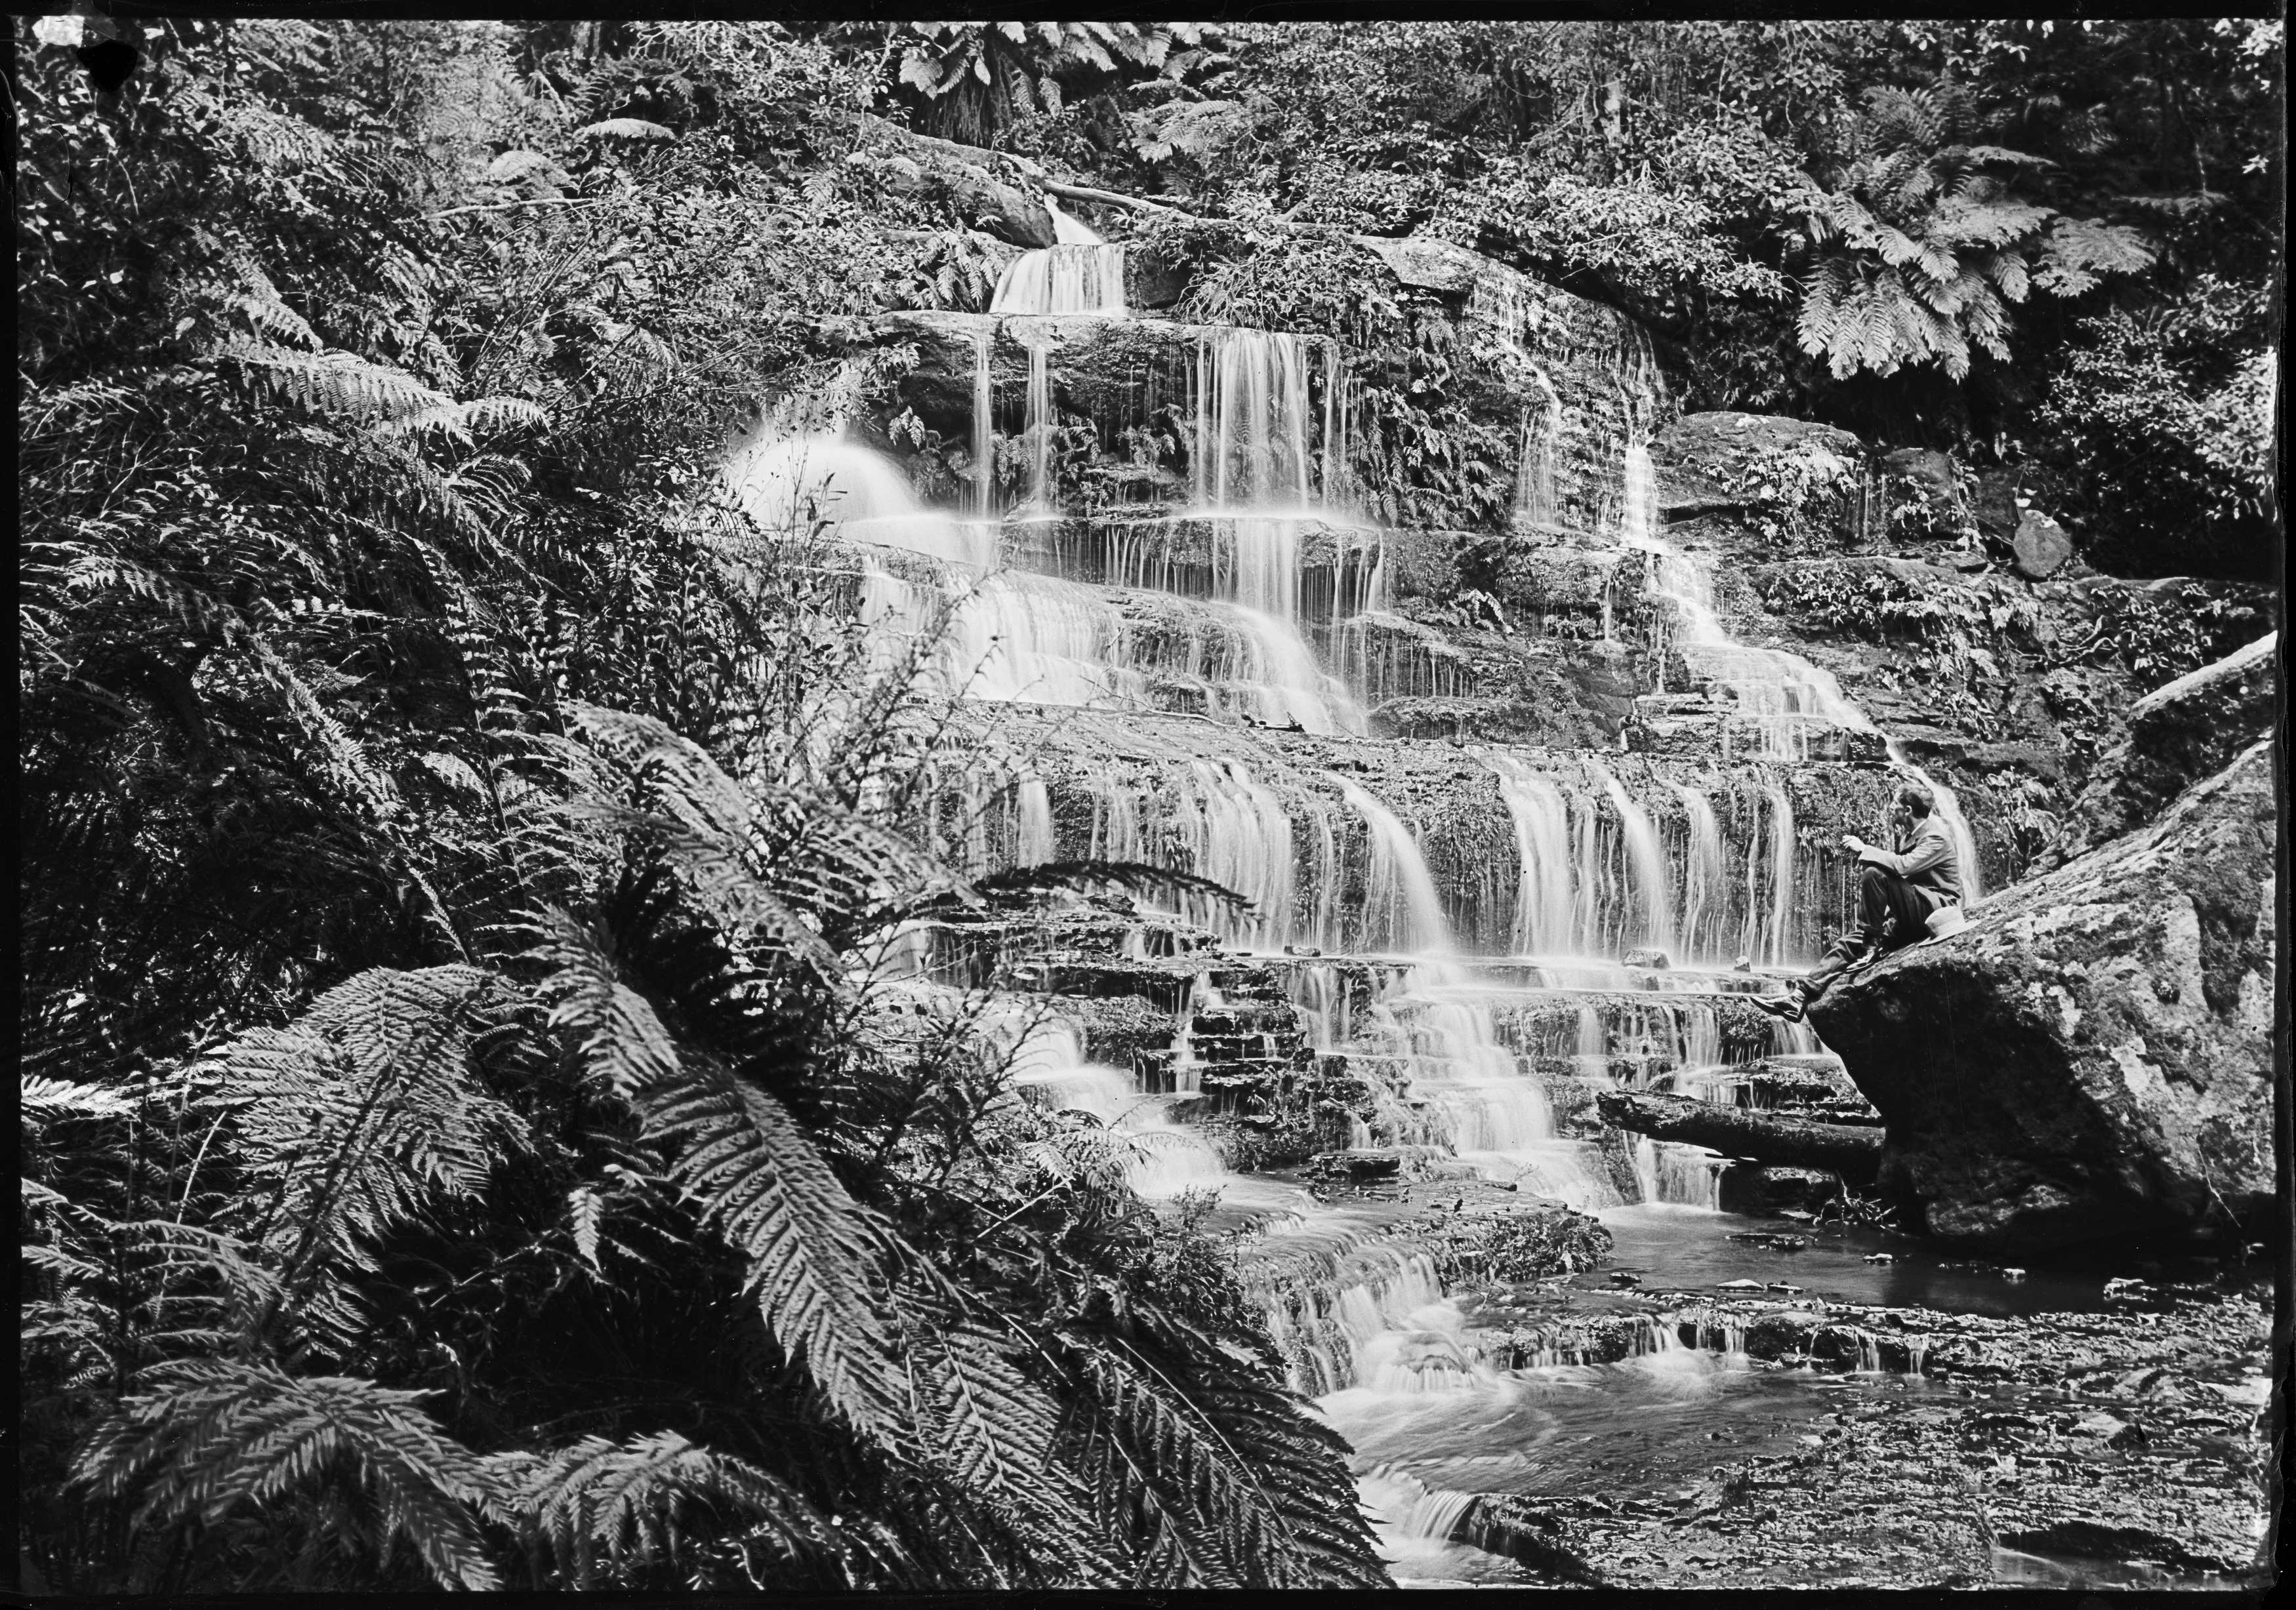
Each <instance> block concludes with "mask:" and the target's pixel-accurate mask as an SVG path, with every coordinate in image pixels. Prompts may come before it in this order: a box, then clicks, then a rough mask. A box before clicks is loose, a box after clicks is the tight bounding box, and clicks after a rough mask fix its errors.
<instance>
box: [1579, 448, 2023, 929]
mask: <svg viewBox="0 0 2296 1610" xmlns="http://www.w3.org/2000/svg"><path fill="white" fill-rule="evenodd" d="M1657 503H1658V495H1657V491H1656V483H1655V479H1654V478H1653V476H1652V470H1651V462H1650V451H1649V449H1648V448H1646V447H1644V446H1640V445H1636V446H1632V447H1629V448H1628V449H1627V462H1626V503H1625V512H1624V514H1623V516H1622V519H1621V522H1620V535H1621V540H1622V542H1623V543H1624V545H1626V546H1628V547H1629V548H1635V549H1639V550H1641V551H1643V552H1646V553H1648V554H1649V555H1650V556H1651V579H1652V584H1653V585H1654V586H1655V588H1656V589H1657V591H1658V592H1659V593H1660V594H1661V595H1662V596H1663V597H1665V598H1666V599H1667V600H1668V601H1669V602H1671V603H1672V604H1673V605H1674V607H1675V609H1676V611H1677V615H1678V617H1679V618H1680V621H1681V629H1680V633H1679V635H1678V636H1677V639H1676V643H1675V646H1676V648H1677V650H1679V651H1680V652H1681V655H1682V658H1683V661H1684V663H1685V665H1686V666H1689V668H1690V673H1691V674H1692V675H1693V677H1695V678H1697V679H1699V680H1701V681H1702V682H1706V683H1707V684H1708V685H1709V686H1710V687H1713V688H1719V689H1722V690H1724V691H1726V693H1727V694H1728V695H1729V697H1730V699H1731V700H1732V702H1733V706H1734V714H1733V719H1735V720H1739V721H1743V722H1747V723H1751V724H1752V726H1753V727H1754V729H1755V731H1756V733H1757V735H1758V738H1759V744H1760V748H1759V753H1761V754H1763V755H1766V756H1771V757H1773V758H1776V759H1781V760H1808V759H1810V758H1811V756H1812V745H1813V744H1814V743H1815V742H1817V741H1819V740H1822V739H1823V737H1824V734H1825V731H1826V730H1827V729H1831V728H1838V729H1841V730H1843V731H1852V732H1866V733H1873V732H1875V731H1877V729H1876V728H1875V727H1874V723H1872V722H1871V721H1869V720H1867V719H1866V713H1865V712H1864V711H1862V710H1860V709H1859V708H1858V707H1857V706H1856V705H1854V704H1852V703H1851V702H1850V701H1849V699H1847V698H1845V697H1843V695H1842V692H1841V683H1840V682H1837V681H1835V680H1834V677H1833V673H1832V672H1830V671H1823V670H1820V669H1819V668H1818V667H1817V666H1813V665H1811V664H1810V663H1809V662H1808V660H1806V659H1804V658H1801V656H1800V655H1798V654H1791V653H1788V652H1786V651H1785V650H1780V649H1756V648H1749V647H1747V646H1746V645H1744V644H1743V643H1741V642H1738V641H1737V640H1736V639H1734V637H1732V636H1731V635H1730V633H1728V632H1727V631H1726V629H1725V628H1724V627H1723V625H1722V622H1721V618H1720V617H1719V616H1718V615H1717V614H1716V613H1715V609H1714V593H1713V587H1712V584H1711V583H1710V581H1709V580H1708V577H1707V575H1706V572H1705V571H1704V570H1703V569H1702V568H1700V567H1699V566H1698V565H1697V564H1695V563H1694V562H1693V560H1691V559H1690V558H1689V556H1688V555H1686V554H1685V553H1683V552H1680V551H1679V550H1678V549H1676V548H1674V547H1673V546H1671V545H1670V544H1669V543H1666V542H1665V541H1663V540H1662V539H1661V538H1660V537H1659V535H1657V529H1656V512H1657ZM1728 730H1729V729H1728V727H1727V726H1726V727H1725V731H1726V732H1727V731H1728ZM1885 748H1886V750H1887V753H1888V755H1889V757H1890V764H1892V765H1894V766H1896V767H1897V768H1898V770H1900V771H1902V772H1906V773H1907V775H1908V776H1911V777H1912V778H1914V779H1915V780H1917V781H1919V782H1920V783H1922V784H1923V786H1924V787H1926V788H1927V789H1929V790H1930V791H1931V794H1933V795H1934V796H1935V797H1936V798H1937V804H1938V814H1939V816H1941V817H1943V818H1944V820H1945V824H1946V830H1947V832H1948V834H1950V835H1951V837H1952V838H1953V843H1954V850H1955V854H1956V855H1957V856H1958V857H1959V859H1960V862H1961V885H1962V897H1963V901H1964V904H1971V905H1973V904H1975V903H1976V902H1977V900H1978V899H1979V897H1980V895H1981V894H1982V893H1983V887H1982V884H1981V882H1980V877H1979V871H1978V864H1977V841H1976V839H1975V838H1974V837H1972V834H1971V832H1970V830H1969V823H1968V821H1967V819H1966V818H1964V816H1963V814H1962V812H1961V802H1960V800H1959V799H1957V798H1956V797H1955V795H1954V792H1953V790H1952V789H1949V788H1947V787H1946V786H1945V785H1944V784H1942V783H1940V782H1939V781H1937V780H1935V779H1933V778H1931V776H1930V775H1929V773H1927V772H1924V771H1923V770H1922V769H1921V768H1920V767H1919V766H1917V765H1915V764H1913V763H1912V762H1911V761H1909V760H1907V758H1906V756H1905V754H1904V751H1903V750H1902V749H1901V748H1899V747H1898V742H1897V740H1895V739H1889V740H1886V741H1885Z"/></svg>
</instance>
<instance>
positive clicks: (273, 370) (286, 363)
mask: <svg viewBox="0 0 2296 1610" xmlns="http://www.w3.org/2000/svg"><path fill="white" fill-rule="evenodd" d="M212 356H213V358H214V360H215V361H217V362H219V363H230V364H238V365H240V366H241V367H242V368H243V369H245V370H247V371H248V372H250V373H251V374H252V375H254V376H255V377H256V378H257V379H258V380H259V381H260V382H261V383H262V385H263V386H264V388H266V389H267V390H269V391H270V392H272V393H273V394H274V395H275V396H279V397H281V398H283V399H284V400H285V401H287V402H290V403H292V404H293V405H295V406H297V407H299V408H301V409H302V410H304V411H305V412H306V413H312V414H316V415H317V416H318V417H320V418H322V419H327V420H341V421H349V422H352V423H357V424H368V423H373V422H375V421H389V420H404V419H407V418H409V417H412V416H414V415H418V414H421V413H425V412H427V411H430V410H435V409H440V408H451V407H453V406H454V403H453V400H452V399H451V398H449V397H448V396H446V394H445V393H443V392H439V391H433V390H432V389H431V388H430V387H428V386H425V385H424V384H422V381H420V380H416V379H415V378H414V376H413V375H411V374H408V373H406V372H405V371H404V370H400V369H393V368H390V367H389V366H388V365H386V364H373V363H369V362H368V361H367V360H366V359H365V358H362V357H358V356H355V355H354V354H351V353H348V352H339V351H327V352H297V351H295V350H293V349H292V348H290V347H272V346H266V345H262V344H260V343H258V342H254V341H247V340H230V341H225V343H223V344H222V345H221V346H220V347H217V348H216V350H215V352H214V353H213V354H212Z"/></svg>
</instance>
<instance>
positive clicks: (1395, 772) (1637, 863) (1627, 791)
mask: <svg viewBox="0 0 2296 1610" xmlns="http://www.w3.org/2000/svg"><path fill="white" fill-rule="evenodd" d="M967 719H979V720H980V721H981V722H982V723H983V731H986V721H987V718H986V717H985V716H982V717H978V718H971V717H969V718H967ZM994 723H995V726H996V732H997V735H998V738H999V740H1000V742H1001V744H1002V745H1004V746H1005V748H1007V749H1009V750H1010V751H1012V752H1014V753H1019V754H1025V755H1027V756H1029V760H1028V762H1027V763H1026V772H1027V774H1029V775H1031V776H1035V777H1037V778H1040V779H1041V780H1043V782H1044V783H1045V785H1046V789H1048V791H1049V796H1050V798H1051V802H1052V813H1053V817H1054V834H1055V839H1056V842H1057V844H1058V846H1059V849H1060V852H1061V854H1062V856H1064V857H1065V856H1077V857H1083V856H1087V855H1103V856H1111V857H1114V858H1117V859H1127V860H1146V861H1156V862H1161V863H1162V864H1166V865H1169V866H1172V867H1174V868H1175V870H1182V871H1193V872H1198V873H1200V874H1205V875H1209V874H1206V872H1205V869H1206V868H1207V867H1208V866H1209V865H1210V864H1211V862H1212V860H1213V859H1214V857H1215V854H1216V853H1215V852H1214V851H1213V850H1211V849H1210V848H1193V847H1191V846H1197V845H1198V844H1199V842H1200V839H1199V836H1198V834H1197V830H1196V829H1195V828H1194V827H1193V826H1192V825H1191V824H1192V823H1194V822H1197V821H1202V820H1206V816H1205V813H1207V812H1208V811H1212V810H1214V809H1216V808H1217V806H1216V802H1217V799H1218V797H1223V796H1225V795H1228V794H1234V795H1236V796H1238V797H1246V798H1251V799H1254V800H1256V801H1257V802H1258V803H1257V804H1255V805H1254V806H1253V808H1252V809H1251V811H1249V812H1240V813H1231V815H1230V816H1229V817H1227V818H1223V821H1222V826H1221V828H1220V831H1222V832H1233V833H1235V834H1240V835H1249V836H1251V838H1252V839H1253V841H1254V848H1253V851H1252V864H1254V865H1256V866H1259V867H1263V868H1265V869H1267V872H1266V874H1265V875H1264V876H1263V877H1261V878H1260V879H1259V880H1258V881H1256V882H1255V883H1254V884H1252V885H1251V886H1249V887H1245V886H1238V887H1239V892H1240V893H1242V894H1243V895H1246V896H1247V897H1248V898H1249V899H1251V901H1252V902H1253V903H1254V913H1253V915H1252V916H1251V917H1250V918H1248V919H1246V918H1242V917H1221V916H1218V914H1217V913H1213V912H1210V911H1206V912H1205V913H1204V916H1205V919H1206V920H1207V921H1209V922H1210V923H1211V924H1212V925H1213V926H1214V927H1215V928H1216V929H1217V930H1218V931H1220V932H1222V933H1224V934H1226V936H1228V937H1230V938H1232V939H1235V940H1237V941H1238V942H1240V943H1244V944H1250V945H1252V946H1253V947H1255V948H1259V949H1263V950H1271V951H1272V950H1277V949H1280V948H1281V947H1283V946H1284V945H1292V946H1294V947H1300V948H1312V949H1315V950H1318V951H1323V952H1365V951H1369V952H1393V951H1406V952H1407V951H1415V950H1420V949H1430V950H1433V949H1441V948H1445V947H1442V946H1438V945H1434V944H1431V942H1430V941H1429V940H1428V938H1427V936H1426V929H1427V928H1428V927H1429V926H1430V925H1429V924H1428V923H1427V922H1426V921H1425V920H1423V919H1421V918H1418V917H1416V916H1410V915H1409V912H1410V910H1411V907H1412V902H1413V901H1415V900H1416V899H1417V898H1418V896H1416V895H1412V894H1411V893H1410V891H1409V890H1408V889H1406V888H1405V887H1404V884H1403V883H1400V882H1398V881H1396V879H1405V880H1406V881H1407V880H1408V879H1410V878H1413V877H1415V876H1416V874H1415V873H1413V872H1411V871H1410V870H1409V869H1408V867H1407V866H1406V865H1405V864H1404V862H1403V861H1402V860H1401V858H1400V857H1399V856H1398V854H1396V849H1397V845H1396V840H1395V838H1394V835H1393V834H1392V833H1391V832H1390V831H1388V830H1387V829H1386V828H1385V827H1384V826H1383V824H1377V823H1374V821H1372V820H1371V819H1370V818H1369V817H1368V816H1367V815H1366V813H1365V811H1364V810H1363V808H1362V807H1361V804H1360V802H1359V800H1357V799H1351V798H1350V794H1349V791H1350V789H1353V790H1354V791H1355V792H1356V793H1357V794H1358V795H1360V796H1362V797H1368V798H1369V799H1370V800H1371V801H1373V802H1374V803H1375V804H1376V805H1377V806H1378V807H1379V808H1380V809H1381V810H1382V811H1383V812H1384V813H1387V814H1388V815H1389V816H1390V817H1391V818H1392V819H1393V820H1394V821H1396V822H1397V823H1398V824H1400V825H1401V826H1403V827H1404V828H1405V829H1406V835H1405V837H1406V838H1407V841H1408V846H1409V847H1410V849H1411V850H1413V851H1414V852H1415V854H1416V857H1417V858H1418V860H1419V861H1420V862H1422V863H1423V867H1424V870H1425V876H1426V877H1427V879H1428V880H1429V887H1431V891H1432V894H1433V897H1434V901H1435V903H1436V904H1437V905H1438V907H1439V910H1440V911H1441V913H1442V917H1443V919H1444V927H1445V928H1446V929H1447V937H1448V941H1449V947H1450V948H1455V949H1456V950H1457V951H1458V952H1462V953H1465V954H1469V955H1478V956H1484V957H1500V956H1538V957H1540V958H1542V959H1543V960H1547V961H1549V962H1552V963H1554V964H1556V965H1558V966H1562V965H1565V964H1569V963H1571V962H1573V961H1577V962H1582V963H1583V962H1589V961H1593V962H1600V961H1603V960H1608V961H1609V962H1611V963H1612V964H1615V963H1616V962H1617V961H1619V960H1620V959H1622V958H1623V957H1624V956H1625V955H1626V954H1627V952H1629V951H1632V950H1636V949H1638V948H1644V947H1647V946H1650V945H1651V944H1652V936H1653V934H1658V935H1661V936H1664V937H1665V938H1666V940H1667V944H1666V945H1661V946H1659V947H1658V948H1660V949H1661V950H1667V951H1668V956H1667V959H1668V960H1669V962H1670V963H1671V964H1673V965H1674V966H1676V967H1677V968H1681V967H1689V966H1693V965H1698V964H1703V965H1707V966H1710V967H1718V968H1728V967H1730V966H1731V965H1732V964H1733V963H1734V962H1735V960H1737V959H1738V958H1739V957H1741V956H1744V957H1746V958H1747V959H1748V960H1750V961H1751V963H1753V964H1755V965H1758V966H1765V967H1775V966H1784V965H1792V964H1796V963H1805V964H1806V963H1807V962H1808V960H1810V959H1812V958H1814V957H1815V955H1816V953H1817V952H1818V951H1819V950H1820V949H1821V948H1822V945H1823V942H1824V930H1825V927H1826V925H1827V924H1828V923H1830V922H1833V921H1838V920H1840V917H1839V913H1840V912H1841V911H1843V910H1844V909H1846V905H1847V902H1848V900H1849V895H1850V892H1851V890H1852V887H1854V886H1852V885H1851V884H1850V882H1849V879H1851V878H1852V877H1853V876H1854V863H1853V862H1851V861H1850V859H1849V857H1847V856H1843V855H1839V854H1831V853H1820V852H1819V851H1818V850H1817V849H1816V848H1814V847H1813V846H1814V845H1824V846H1831V845H1833V842H1834V841H1835V840H1836V839H1838V838H1840V836H1841V834H1842V833H1843V832H1846V831H1857V832H1861V833H1863V832H1870V831H1872V830H1874V826H1875V824H1876V823H1877V822H1878V821H1881V820H1882V818H1884V817H1885V816H1886V814H1887V810H1888V796H1889V790H1890V786H1891V780H1890V776H1889V774H1888V773H1886V772H1881V771H1878V770H1875V769H1874V768H1871V767H1863V766H1846V765H1829V764H1816V763H1811V764H1786V763H1780V762H1774V761H1767V760H1750V761H1734V762H1731V763H1729V764H1720V763H1717V762H1713V761H1681V760H1676V759H1672V758H1669V757H1662V756H1636V755H1620V754H1613V755H1611V756H1605V757H1603V758H1602V759H1600V760H1597V759H1595V757H1594V756H1589V755H1587V754H1585V753H1582V752H1577V751H1570V750H1530V749H1513V748H1504V749H1503V748H1487V749H1482V750H1468V749H1463V748H1457V747H1456V746H1453V745H1450V744H1446V743H1434V742H1424V741H1417V740H1370V739H1363V738H1357V737H1351V736H1349V735H1345V734H1317V733H1311V732H1294V731H1278V730H1273V729H1269V728H1251V727H1240V726H1234V727H1231V726H1220V725H1217V724H1213V723H1208V722H1203V721H1191V720H1186V719H1179V718H1175V717H1172V716H1169V715H1145V714H1126V713H1115V712H1109V711H1103V710H1097V709H1091V708H1074V709H1061V710H1053V709H1044V708H1039V707H1027V706H1011V707H1004V708H1002V709H1000V710H999V711H998V713H997V714H996V716H995V717H994ZM1018 775H1019V774H1018V773H1015V774H1014V775H1013V776H1011V777H1006V778H1004V779H1002V780H1000V779H999V778H998V777H996V776H993V775H988V774H984V773H974V774H969V775H968V777H966V778H964V779H956V778H952V779H950V780H949V783H948V786H947V788H946V789H944V790H943V791H942V793H941V795H940V796H939V803H938V804H937V806H936V809H937V811H938V812H939V820H940V821H944V822H956V821H978V822H979V823H980V825H981V828H982V833H981V837H980V840H979V843H978V846H977V848H978V853H979V854H980V855H982V856H983V857H985V861H984V862H982V863H981V864H979V865H978V866H977V868H976V870H982V871H987V870H993V869H994V868H995V867H997V866H1002V865H1006V864H1012V853H1011V848H1010V846H1011V845H1012V844H1013V842H1015V834H1016V831H1017V830H1016V828H1015V827H1014V826H1013V823H1014V822H1015V821H1017V815H1016V813H1017V809H1018V807H1017V805H1015V804H1013V800H1014V799H1015V798H1016V796H1015V795H1014V794H1013V789H1014V786H1015V783H1016V782H1017V780H1018ZM1212 777H1217V778H1218V783H1217V784H1214V783H1211V782H1209V781H1207V780H1206V779H1208V778H1212ZM1691 801H1695V802H1697V808H1696V809H1693V808H1692V805H1691V804H1690V803H1689V802H1691ZM1622 803H1623V806H1624V808H1623V809H1622ZM1382 845H1384V846H1386V851H1385V855H1384V860H1382V851H1381V846H1382ZM958 847H959V851H960V853H961V854H970V853H972V852H970V851H965V850H964V849H963V847H962V846H958ZM1228 853H1230V852H1227V851H1219V852H1217V854H1228ZM1383 868H1384V869H1385V870H1383ZM1398 891H1400V893H1398ZM1398 911H1401V912H1404V913H1406V917H1405V919H1398V916H1397V913H1398ZM1653 912H1655V913H1656V921H1655V923H1653V915H1652V914H1653ZM1669 945H1670V946H1671V947H1672V948H1671V949H1670V950H1669V949H1668V947H1669Z"/></svg>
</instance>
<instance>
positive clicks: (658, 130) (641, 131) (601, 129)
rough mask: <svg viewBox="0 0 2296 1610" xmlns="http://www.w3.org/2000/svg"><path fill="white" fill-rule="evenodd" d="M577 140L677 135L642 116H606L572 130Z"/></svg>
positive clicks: (632, 138) (647, 138)
mask: <svg viewBox="0 0 2296 1610" xmlns="http://www.w3.org/2000/svg"><path fill="white" fill-rule="evenodd" d="M574 137H575V138H576V139H578V140H675V139H676V138H677V135H676V134H674V133H673V132H671V131H670V130H668V129H667V128H664V127H662V126H661V125H660V124H659V123H649V122H647V121H646V120H645V119H644V118H607V119H603V121H601V122H597V123H586V124H584V125H583V126H582V127H580V128H578V129H576V130H575V131H574Z"/></svg>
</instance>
